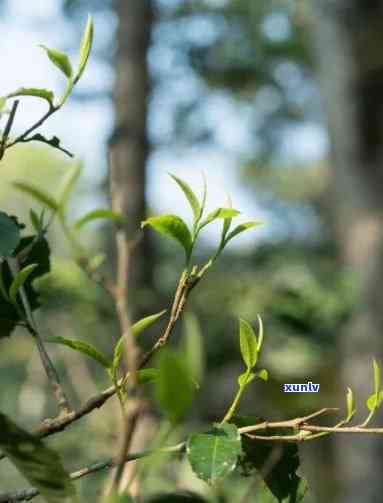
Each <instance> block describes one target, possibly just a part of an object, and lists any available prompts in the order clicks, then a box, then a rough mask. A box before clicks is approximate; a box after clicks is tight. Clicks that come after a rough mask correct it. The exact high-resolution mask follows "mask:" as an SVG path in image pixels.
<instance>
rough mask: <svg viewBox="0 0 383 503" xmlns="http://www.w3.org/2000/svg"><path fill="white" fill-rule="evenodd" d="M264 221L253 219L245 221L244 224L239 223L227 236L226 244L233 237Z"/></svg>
mask: <svg viewBox="0 0 383 503" xmlns="http://www.w3.org/2000/svg"><path fill="white" fill-rule="evenodd" d="M262 224H263V222H261V221H258V220H253V221H251V222H245V223H243V224H239V225H237V227H235V228H234V229H233V230H232V231H231V232H230V233H229V234H228V235H227V237H226V239H225V245H226V244H227V243H228V242H229V241H230V240H231V239H233V238H234V237H235V236H238V234H241V232H244V231H247V230H248V229H252V228H253V227H256V226H258V225H262Z"/></svg>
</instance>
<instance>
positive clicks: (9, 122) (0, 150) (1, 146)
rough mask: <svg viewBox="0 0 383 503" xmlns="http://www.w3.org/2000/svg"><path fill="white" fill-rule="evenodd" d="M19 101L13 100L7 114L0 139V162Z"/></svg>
mask: <svg viewBox="0 0 383 503" xmlns="http://www.w3.org/2000/svg"><path fill="white" fill-rule="evenodd" d="M19 103H20V102H19V100H15V101H14V102H13V105H12V109H11V112H10V114H9V117H8V120H7V123H6V125H5V128H4V133H3V137H2V139H1V144H0V160H1V159H2V158H3V157H4V152H5V149H6V148H7V141H8V136H9V133H10V132H11V129H12V126H13V122H14V120H15V116H16V112H17V107H18V106H19Z"/></svg>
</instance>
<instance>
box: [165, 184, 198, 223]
mask: <svg viewBox="0 0 383 503" xmlns="http://www.w3.org/2000/svg"><path fill="white" fill-rule="evenodd" d="M170 176H171V177H172V178H173V180H174V181H175V182H176V183H177V184H178V185H179V187H180V188H181V190H182V192H183V193H184V194H185V197H186V199H187V200H188V201H189V204H190V206H191V209H192V210H193V214H194V222H195V223H196V222H197V221H198V220H199V219H200V218H201V206H200V204H199V201H198V198H197V196H196V195H195V194H194V192H193V191H192V189H191V187H190V186H189V185H188V184H187V183H186V182H184V181H183V180H181V179H180V178H178V177H177V176H175V175H172V174H170Z"/></svg>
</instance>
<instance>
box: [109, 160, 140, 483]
mask: <svg viewBox="0 0 383 503" xmlns="http://www.w3.org/2000/svg"><path fill="white" fill-rule="evenodd" d="M110 184H111V186H110V190H111V199H112V208H113V210H114V211H116V212H118V213H121V214H123V212H124V201H123V198H124V197H125V196H126V194H125V193H124V192H123V191H122V190H121V186H120V185H121V180H120V179H119V176H118V172H117V168H116V165H115V164H114V163H113V158H112V155H111V156H110ZM116 250H117V271H116V288H115V291H114V294H115V295H114V298H115V304H116V311H117V316H118V320H119V324H120V331H121V335H122V336H123V337H124V349H125V360H126V364H127V370H128V373H129V377H130V378H129V380H128V382H127V384H128V388H129V393H130V395H133V398H132V399H131V400H130V401H129V403H127V404H126V403H124V401H123V399H122V395H121V393H120V391H119V388H118V387H117V390H118V394H119V399H120V403H121V413H122V423H123V431H122V441H121V443H120V448H119V451H118V454H117V456H116V464H117V470H116V471H115V473H114V476H113V480H112V484H111V488H110V491H111V492H114V491H116V490H117V488H118V486H119V484H120V481H121V478H122V475H123V472H124V467H125V460H126V457H127V454H128V452H129V448H130V444H131V441H132V438H133V435H134V431H135V428H136V424H137V421H138V417H139V415H140V414H141V409H142V403H141V400H140V399H139V398H137V397H136V396H135V395H136V393H137V385H138V374H137V371H138V369H139V355H140V351H139V348H138V345H137V343H136V340H135V337H134V335H133V332H132V328H131V327H132V323H131V319H130V313H129V309H128V305H127V299H128V292H129V279H130V259H131V248H130V243H129V236H128V232H127V229H126V228H124V227H122V226H121V227H118V229H117V232H116ZM123 382H124V383H125V381H123Z"/></svg>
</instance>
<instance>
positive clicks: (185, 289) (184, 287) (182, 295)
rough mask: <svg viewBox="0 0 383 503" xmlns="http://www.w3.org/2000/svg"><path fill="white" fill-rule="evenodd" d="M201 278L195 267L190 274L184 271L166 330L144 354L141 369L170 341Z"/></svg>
mask: <svg viewBox="0 0 383 503" xmlns="http://www.w3.org/2000/svg"><path fill="white" fill-rule="evenodd" d="M201 278H202V276H201V277H198V276H197V275H196V274H195V268H194V269H193V270H192V272H191V273H190V274H189V273H188V272H187V270H186V269H185V270H184V271H183V273H182V274H181V277H180V280H179V282H178V286H177V289H176V293H175V294H174V300H173V304H172V308H171V311H170V316H169V321H168V324H167V326H166V328H165V331H164V333H163V334H162V335H161V337H160V338H159V339H157V341H156V342H155V344H154V345H153V346H152V348H151V349H150V350H149V351H148V352H147V353H145V355H144V356H143V358H142V360H141V363H140V366H139V368H140V369H141V368H142V367H144V366H145V365H146V364H147V363H148V362H149V361H150V360H151V358H152V357H153V355H154V354H155V353H156V352H157V351H158V350H159V349H160V348H161V347H163V346H165V344H166V343H167V342H168V339H169V337H170V336H171V334H172V332H173V329H174V327H175V325H176V323H177V321H178V320H179V318H180V316H181V314H182V312H183V310H184V308H185V304H186V301H187V298H188V296H189V294H190V292H191V291H192V289H193V288H194V287H195V286H196V285H197V283H198V282H199V281H200V279H201Z"/></svg>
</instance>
